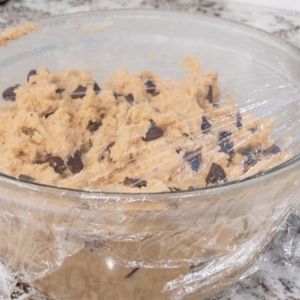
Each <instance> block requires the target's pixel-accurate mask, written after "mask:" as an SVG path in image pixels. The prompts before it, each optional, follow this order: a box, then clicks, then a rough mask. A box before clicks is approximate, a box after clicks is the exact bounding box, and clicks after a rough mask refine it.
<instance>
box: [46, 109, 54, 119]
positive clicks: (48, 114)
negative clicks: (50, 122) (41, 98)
mask: <svg viewBox="0 0 300 300" xmlns="http://www.w3.org/2000/svg"><path fill="white" fill-rule="evenodd" d="M54 113H55V111H52V112H50V113H47V114H44V117H45V119H48V118H49V117H50V116H51V115H53V114H54Z"/></svg>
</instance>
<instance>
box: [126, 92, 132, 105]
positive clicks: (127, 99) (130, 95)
mask: <svg viewBox="0 0 300 300" xmlns="http://www.w3.org/2000/svg"><path fill="white" fill-rule="evenodd" d="M125 100H126V101H127V102H128V103H130V104H132V103H133V101H134V97H133V95H132V94H131V93H130V94H128V95H127V96H125Z"/></svg>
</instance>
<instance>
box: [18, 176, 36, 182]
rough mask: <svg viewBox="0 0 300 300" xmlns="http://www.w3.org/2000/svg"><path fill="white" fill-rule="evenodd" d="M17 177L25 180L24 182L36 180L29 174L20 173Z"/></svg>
mask: <svg viewBox="0 0 300 300" xmlns="http://www.w3.org/2000/svg"><path fill="white" fill-rule="evenodd" d="M18 178H19V179H20V180H22V181H26V182H34V181H35V180H36V179H35V178H33V177H30V176H28V175H25V174H20V175H19V177H18Z"/></svg>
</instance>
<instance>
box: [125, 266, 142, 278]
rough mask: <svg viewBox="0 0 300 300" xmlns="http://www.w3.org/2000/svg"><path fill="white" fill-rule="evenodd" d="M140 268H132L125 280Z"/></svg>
mask: <svg viewBox="0 0 300 300" xmlns="http://www.w3.org/2000/svg"><path fill="white" fill-rule="evenodd" d="M139 269H140V268H134V269H133V270H132V271H130V272H129V273H128V274H127V275H126V276H125V278H129V277H131V276H132V275H133V274H134V273H136V272H137V271H138V270H139Z"/></svg>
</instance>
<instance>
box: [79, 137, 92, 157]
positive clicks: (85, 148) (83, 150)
mask: <svg viewBox="0 0 300 300" xmlns="http://www.w3.org/2000/svg"><path fill="white" fill-rule="evenodd" d="M92 147H93V143H92V141H91V140H89V142H88V143H87V144H83V145H81V146H80V152H81V153H82V154H85V153H88V152H89V151H90V149H91V148H92Z"/></svg>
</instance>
